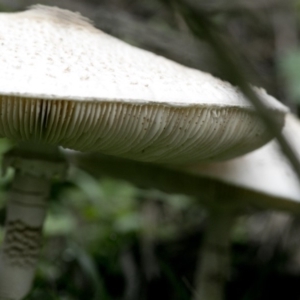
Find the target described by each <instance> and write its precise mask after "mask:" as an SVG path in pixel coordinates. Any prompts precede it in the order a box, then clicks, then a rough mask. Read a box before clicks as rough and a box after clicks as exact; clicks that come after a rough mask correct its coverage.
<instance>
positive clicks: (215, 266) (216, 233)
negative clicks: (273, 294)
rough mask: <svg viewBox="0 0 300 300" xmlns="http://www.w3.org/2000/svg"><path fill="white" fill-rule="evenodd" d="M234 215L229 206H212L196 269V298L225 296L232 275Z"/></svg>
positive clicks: (203, 299) (208, 299) (205, 299)
mask: <svg viewBox="0 0 300 300" xmlns="http://www.w3.org/2000/svg"><path fill="white" fill-rule="evenodd" d="M234 219H235V216H234V214H233V213H232V212H231V211H230V212H228V210H226V209H215V208H213V209H210V211H209V219H208V224H207V228H206V232H205V237H204V241H203V245H202V247H201V253H200V260H199V262H198V266H197V270H196V281H195V294H194V298H193V299H194V300H222V299H224V288H225V283H226V281H227V279H228V276H229V266H230V234H231V228H232V225H233V223H234Z"/></svg>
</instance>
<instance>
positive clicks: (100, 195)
mask: <svg viewBox="0 0 300 300" xmlns="http://www.w3.org/2000/svg"><path fill="white" fill-rule="evenodd" d="M36 3H41V4H47V5H55V6H59V7H61V8H67V9H70V10H74V11H79V12H81V13H82V14H83V15H85V16H87V17H89V18H91V19H92V20H93V21H94V23H95V25H96V26H97V27H98V28H100V29H102V30H104V31H106V32H108V33H109V34H112V35H114V36H117V37H119V38H121V39H123V40H125V41H127V42H128V43H131V44H133V45H136V46H139V47H141V48H145V49H148V50H150V51H153V52H155V53H157V54H159V55H163V56H166V57H168V58H170V59H172V60H175V61H177V62H179V63H181V64H184V65H187V66H189V67H194V68H198V69H201V70H204V71H207V72H210V73H212V74H214V75H216V76H219V77H221V78H225V79H230V76H229V74H228V73H230V72H229V71H230V70H228V69H224V65H223V64H222V62H220V60H219V58H218V57H217V56H216V55H215V53H216V49H214V48H213V47H212V46H211V45H210V44H209V43H207V41H206V37H207V35H206V32H205V30H204V31H203V29H202V38H201V34H200V35H199V36H198V38H197V39H195V38H194V37H193V36H192V34H191V31H190V29H189V26H188V24H187V22H186V19H185V18H184V17H183V16H182V11H181V9H182V7H181V6H180V7H179V6H178V5H177V2H175V0H174V1H172V0H164V1H163V0H56V1H55V0H54V1H50V0H49V1H46V0H45V1H42V0H41V1H38V2H36V1H31V0H0V11H17V10H23V9H25V8H26V7H28V6H29V5H32V4H36ZM183 3H185V2H184V1H183ZM186 3H187V5H188V6H187V7H189V6H192V7H193V8H194V13H195V15H198V18H199V20H200V19H201V18H202V19H201V20H209V22H210V23H209V24H215V25H217V26H218V27H219V28H221V29H222V31H221V32H220V34H221V35H222V36H223V38H224V39H225V40H226V41H227V42H228V44H229V45H230V47H231V48H230V49H235V51H236V54H235V55H237V57H238V58H239V59H240V60H241V62H242V63H241V64H240V68H241V71H242V72H243V73H244V74H245V76H247V78H249V80H250V82H252V83H254V84H256V85H259V86H263V87H264V88H266V89H267V91H268V93H270V94H272V95H274V96H275V97H277V98H278V99H280V100H281V101H282V102H284V103H285V104H286V105H288V106H289V107H290V108H291V110H292V111H293V112H294V113H296V114H297V112H298V108H299V103H300V100H299V99H300V84H299V82H300V50H299V49H300V48H299V47H298V46H299V45H298V43H299V33H300V32H299V29H300V26H299V18H300V1H299V0H264V1H262V0H251V1H250V0H210V1H207V0H189V1H186ZM184 5H185V4H184ZM184 5H183V8H184ZM199 37H200V38H199ZM218 50H219V51H220V49H218ZM221 50H222V49H221ZM8 148H9V145H8V144H7V142H6V141H2V142H1V144H0V151H1V153H3V152H5V151H6V150H7V149H8ZM11 177H12V173H11V172H8V174H6V176H5V177H2V178H1V179H0V180H1V181H0V184H1V189H0V193H1V200H0V204H1V208H0V222H1V224H2V225H3V222H4V216H5V208H4V207H5V194H6V190H7V188H8V186H9V182H10V179H11ZM205 217H206V213H205V209H204V208H203V207H202V206H201V204H200V203H199V201H198V199H191V198H189V197H186V196H184V195H167V194H164V193H162V192H160V191H157V190H144V189H142V188H141V187H135V186H132V185H131V184H130V183H127V182H124V181H117V180H114V179H113V178H100V179H94V178H93V177H91V176H90V175H88V174H86V173H84V172H83V171H80V170H77V169H71V170H70V176H69V177H68V180H67V181H66V182H64V183H61V182H56V183H55V184H54V187H53V189H52V194H51V202H50V203H49V214H48V218H47V221H46V225H45V228H44V229H45V231H44V232H45V233H44V236H45V237H44V247H43V250H42V254H41V260H40V263H39V267H38V270H37V277H36V280H35V283H34V289H33V291H32V293H31V294H30V295H29V296H28V298H27V299H28V300H29V299H30V300H35V299H44V300H48V299H49V300H50V299H61V300H75V299H95V300H96V299H104V300H110V299H122V300H146V299H147V300H148V299H156V298H158V299H174V300H177V299H178V300H185V299H191V297H192V294H193V291H194V287H193V284H194V283H193V280H194V279H193V278H194V273H195V266H196V261H197V255H198V252H199V246H200V245H201V240H202V236H203V231H204V229H205ZM299 223H300V222H299V218H298V217H297V216H292V215H289V214H287V213H282V212H272V211H257V210H255V209H254V208H251V207H249V208H248V210H247V211H246V212H245V214H244V215H243V216H241V217H240V218H239V221H238V222H237V224H236V226H235V228H234V230H233V233H232V249H233V252H232V265H231V277H230V280H229V282H228V285H227V288H226V299H230V300H235V299H243V300H251V299H273V300H275V299H282V298H286V297H287V298H288V299H290V300H291V299H299V298H300V290H299V288H298V287H299V283H300V242H299V239H297V236H299V233H300V228H299V227H300V226H299ZM2 238H3V231H0V240H1V239H2Z"/></svg>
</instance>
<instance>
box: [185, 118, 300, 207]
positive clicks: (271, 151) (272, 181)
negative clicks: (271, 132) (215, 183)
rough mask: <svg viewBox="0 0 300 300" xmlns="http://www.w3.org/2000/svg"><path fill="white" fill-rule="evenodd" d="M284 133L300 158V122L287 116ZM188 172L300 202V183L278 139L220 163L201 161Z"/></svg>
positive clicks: (189, 168) (187, 170)
mask: <svg viewBox="0 0 300 300" xmlns="http://www.w3.org/2000/svg"><path fill="white" fill-rule="evenodd" d="M283 134H284V135H285V136H286V137H287V139H288V140H289V142H290V144H291V146H292V148H293V149H294V151H295V152H296V153H297V154H298V157H299V159H300V121H299V120H298V119H297V118H296V117H294V116H293V115H291V114H288V115H287V116H286V122H285V126H284V128H283ZM184 171H186V172H189V173H194V174H198V175H202V176H207V177H210V178H214V179H218V180H221V181H223V182H226V183H229V184H232V185H235V186H237V187H244V188H246V189H250V190H254V191H257V192H260V193H263V194H266V195H270V196H274V197H277V198H279V197H281V198H283V199H289V200H293V201H297V202H300V184H299V180H298V178H297V175H296V173H295V172H294V170H293V167H292V166H291V164H290V162H289V160H288V159H287V158H286V157H285V156H284V155H283V154H282V152H281V150H280V147H279V145H278V142H277V141H271V142H269V143H268V144H267V145H265V146H263V147H262V148H260V149H257V150H255V151H253V152H251V153H249V154H247V155H244V156H241V157H239V158H236V159H232V160H228V161H226V162H220V163H210V164H201V165H200V164H199V165H194V166H190V167H188V168H185V169H184Z"/></svg>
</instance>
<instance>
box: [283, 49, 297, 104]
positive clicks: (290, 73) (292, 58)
mask: <svg viewBox="0 0 300 300" xmlns="http://www.w3.org/2000/svg"><path fill="white" fill-rule="evenodd" d="M279 66H280V69H281V70H282V73H283V75H284V76H285V78H286V83H287V85H288V88H289V91H290V93H291V96H292V97H293V98H294V100H295V101H297V103H300V84H299V82H300V51H299V50H295V51H291V52H289V53H288V54H286V55H285V56H284V57H282V58H281V61H280V65H279Z"/></svg>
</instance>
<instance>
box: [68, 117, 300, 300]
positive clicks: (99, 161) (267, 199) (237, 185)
mask: <svg viewBox="0 0 300 300" xmlns="http://www.w3.org/2000/svg"><path fill="white" fill-rule="evenodd" d="M282 134H283V135H285V137H286V138H287V140H288V141H289V143H290V145H291V146H292V148H293V149H294V151H295V152H296V153H297V155H298V157H299V159H300V150H299V149H300V138H299V136H300V121H299V120H298V119H297V118H296V117H295V116H293V115H292V114H288V115H287V116H286V122H285V125H284V128H283V131H282ZM68 157H69V159H70V160H71V161H72V163H73V164H75V165H77V166H78V167H79V168H81V169H83V170H85V171H87V172H89V173H91V174H92V175H93V176H95V177H99V176H100V175H109V176H112V177H115V178H121V179H125V180H128V181H131V182H132V183H134V184H137V185H139V186H143V187H146V188H158V189H162V190H164V191H167V192H170V193H184V194H187V195H192V196H196V197H197V198H199V199H200V200H202V202H203V203H204V204H205V205H206V206H207V207H208V209H209V220H208V224H207V228H206V237H205V239H204V242H203V245H202V249H201V255H200V263H199V266H198V268H197V274H196V281H195V286H196V290H195V295H194V299H205V300H207V299H214V300H216V299H222V298H223V288H224V283H225V281H226V278H227V277H228V273H229V272H228V270H229V269H228V265H229V261H230V259H229V253H230V251H229V247H230V230H231V227H232V224H233V222H234V219H235V217H236V216H237V214H238V213H239V212H240V211H242V210H243V208H244V207H245V206H247V205H252V206H256V207H259V208H268V209H270V208H271V209H277V210H278V209H279V210H285V211H289V212H293V213H299V212H300V186H299V181H298V177H297V174H296V173H295V172H294V169H293V167H292V165H291V164H290V162H289V160H288V159H287V158H286V157H285V156H284V155H283V154H282V152H281V150H280V147H279V144H278V143H277V141H275V140H273V141H271V142H269V143H268V144H266V145H264V146H263V147H261V148H259V149H257V150H255V151H253V152H251V153H249V154H246V155H244V156H241V157H238V158H235V159H231V160H227V161H223V162H213V163H201V164H194V165H185V166H183V165H181V166H174V165H169V166H164V167H161V166H157V165H152V164H145V163H139V162H133V161H129V160H124V159H120V158H114V157H109V156H103V155H100V154H87V155H82V154H79V153H76V152H68ZM100 166H101V167H100ZM119 169H126V172H120V171H119ZM140 170H143V172H140Z"/></svg>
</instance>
